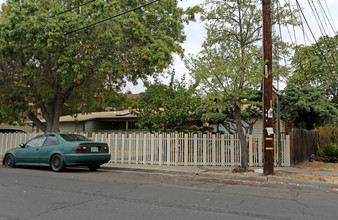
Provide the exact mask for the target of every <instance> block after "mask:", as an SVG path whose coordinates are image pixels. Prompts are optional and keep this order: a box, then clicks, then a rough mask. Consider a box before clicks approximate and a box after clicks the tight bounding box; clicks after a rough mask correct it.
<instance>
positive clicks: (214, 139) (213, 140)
mask: <svg viewBox="0 0 338 220" xmlns="http://www.w3.org/2000/svg"><path fill="white" fill-rule="evenodd" d="M211 140H212V141H211V144H212V148H211V149H212V155H211V161H212V166H216V135H215V134H213V135H212V136H211Z"/></svg>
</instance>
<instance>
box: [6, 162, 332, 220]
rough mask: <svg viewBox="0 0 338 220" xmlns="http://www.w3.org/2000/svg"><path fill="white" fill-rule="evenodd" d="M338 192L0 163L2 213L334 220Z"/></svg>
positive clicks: (52, 216)
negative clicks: (9, 166)
mask: <svg viewBox="0 0 338 220" xmlns="http://www.w3.org/2000/svg"><path fill="white" fill-rule="evenodd" d="M337 216H338V192H336V191H324V190H319V189H311V188H299V187H295V186H282V185H278V186H273V185H241V184H238V183H229V182H224V181H222V180H220V179H209V178H201V177H186V176H177V175H158V174H147V173H136V172H126V171H112V170H103V169H101V170H99V171H97V172H90V171H88V169H81V168H77V169H75V168H74V169H68V170H67V171H65V172H63V173H54V172H52V171H50V170H48V169H44V168H39V169H37V168H16V169H6V168H2V167H1V168H0V220H3V219H11V220H12V219H13V220H16V219H34V220H35V219H44V220H45V219H48V220H53V219H57V220H60V219H67V220H69V219H185V220H188V219H194V220H195V219H203V220H204V219H337Z"/></svg>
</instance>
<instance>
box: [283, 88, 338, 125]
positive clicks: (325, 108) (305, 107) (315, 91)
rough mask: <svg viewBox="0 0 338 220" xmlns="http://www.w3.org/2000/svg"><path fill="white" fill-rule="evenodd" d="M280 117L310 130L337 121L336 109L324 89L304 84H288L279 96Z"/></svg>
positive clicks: (337, 111) (337, 112)
mask: <svg viewBox="0 0 338 220" xmlns="http://www.w3.org/2000/svg"><path fill="white" fill-rule="evenodd" d="M280 106H281V118H282V119H283V120H284V121H286V122H288V124H289V126H291V124H294V125H295V126H296V127H298V128H304V129H308V130H312V129H314V128H316V127H319V126H323V125H325V124H328V123H333V124H334V123H337V121H338V109H337V106H335V105H334V104H333V103H331V102H330V101H329V100H328V98H327V97H326V96H325V90H323V89H321V88H316V87H312V86H309V85H306V86H304V87H291V86H288V87H286V88H285V90H284V91H283V94H282V95H281V97H280Z"/></svg>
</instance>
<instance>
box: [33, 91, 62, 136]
mask: <svg viewBox="0 0 338 220" xmlns="http://www.w3.org/2000/svg"><path fill="white" fill-rule="evenodd" d="M64 101H65V100H64V98H63V97H62V95H61V94H58V95H56V96H55V97H54V99H53V101H51V102H50V103H48V105H47V107H46V105H42V106H41V112H42V116H43V118H44V119H45V122H41V120H40V119H39V118H38V117H37V116H36V115H34V114H33V113H30V114H28V117H29V118H30V119H31V120H32V121H33V123H34V124H35V125H36V126H37V128H38V129H40V130H41V131H43V132H44V133H49V132H60V128H59V120H60V116H61V113H62V106H63V104H64Z"/></svg>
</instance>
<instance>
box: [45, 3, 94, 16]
mask: <svg viewBox="0 0 338 220" xmlns="http://www.w3.org/2000/svg"><path fill="white" fill-rule="evenodd" d="M95 1H96V0H92V1H89V2H86V3H83V4H81V5H78V6H74V7H72V8H70V9H67V10H65V11H62V12H60V13H57V14H55V15H52V16H50V17H51V18H53V17H55V16H56V15H61V14H64V13H67V12H70V11H73V10H74V9H77V8H80V7H81V6H84V5H88V4H90V3H93V2H95Z"/></svg>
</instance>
